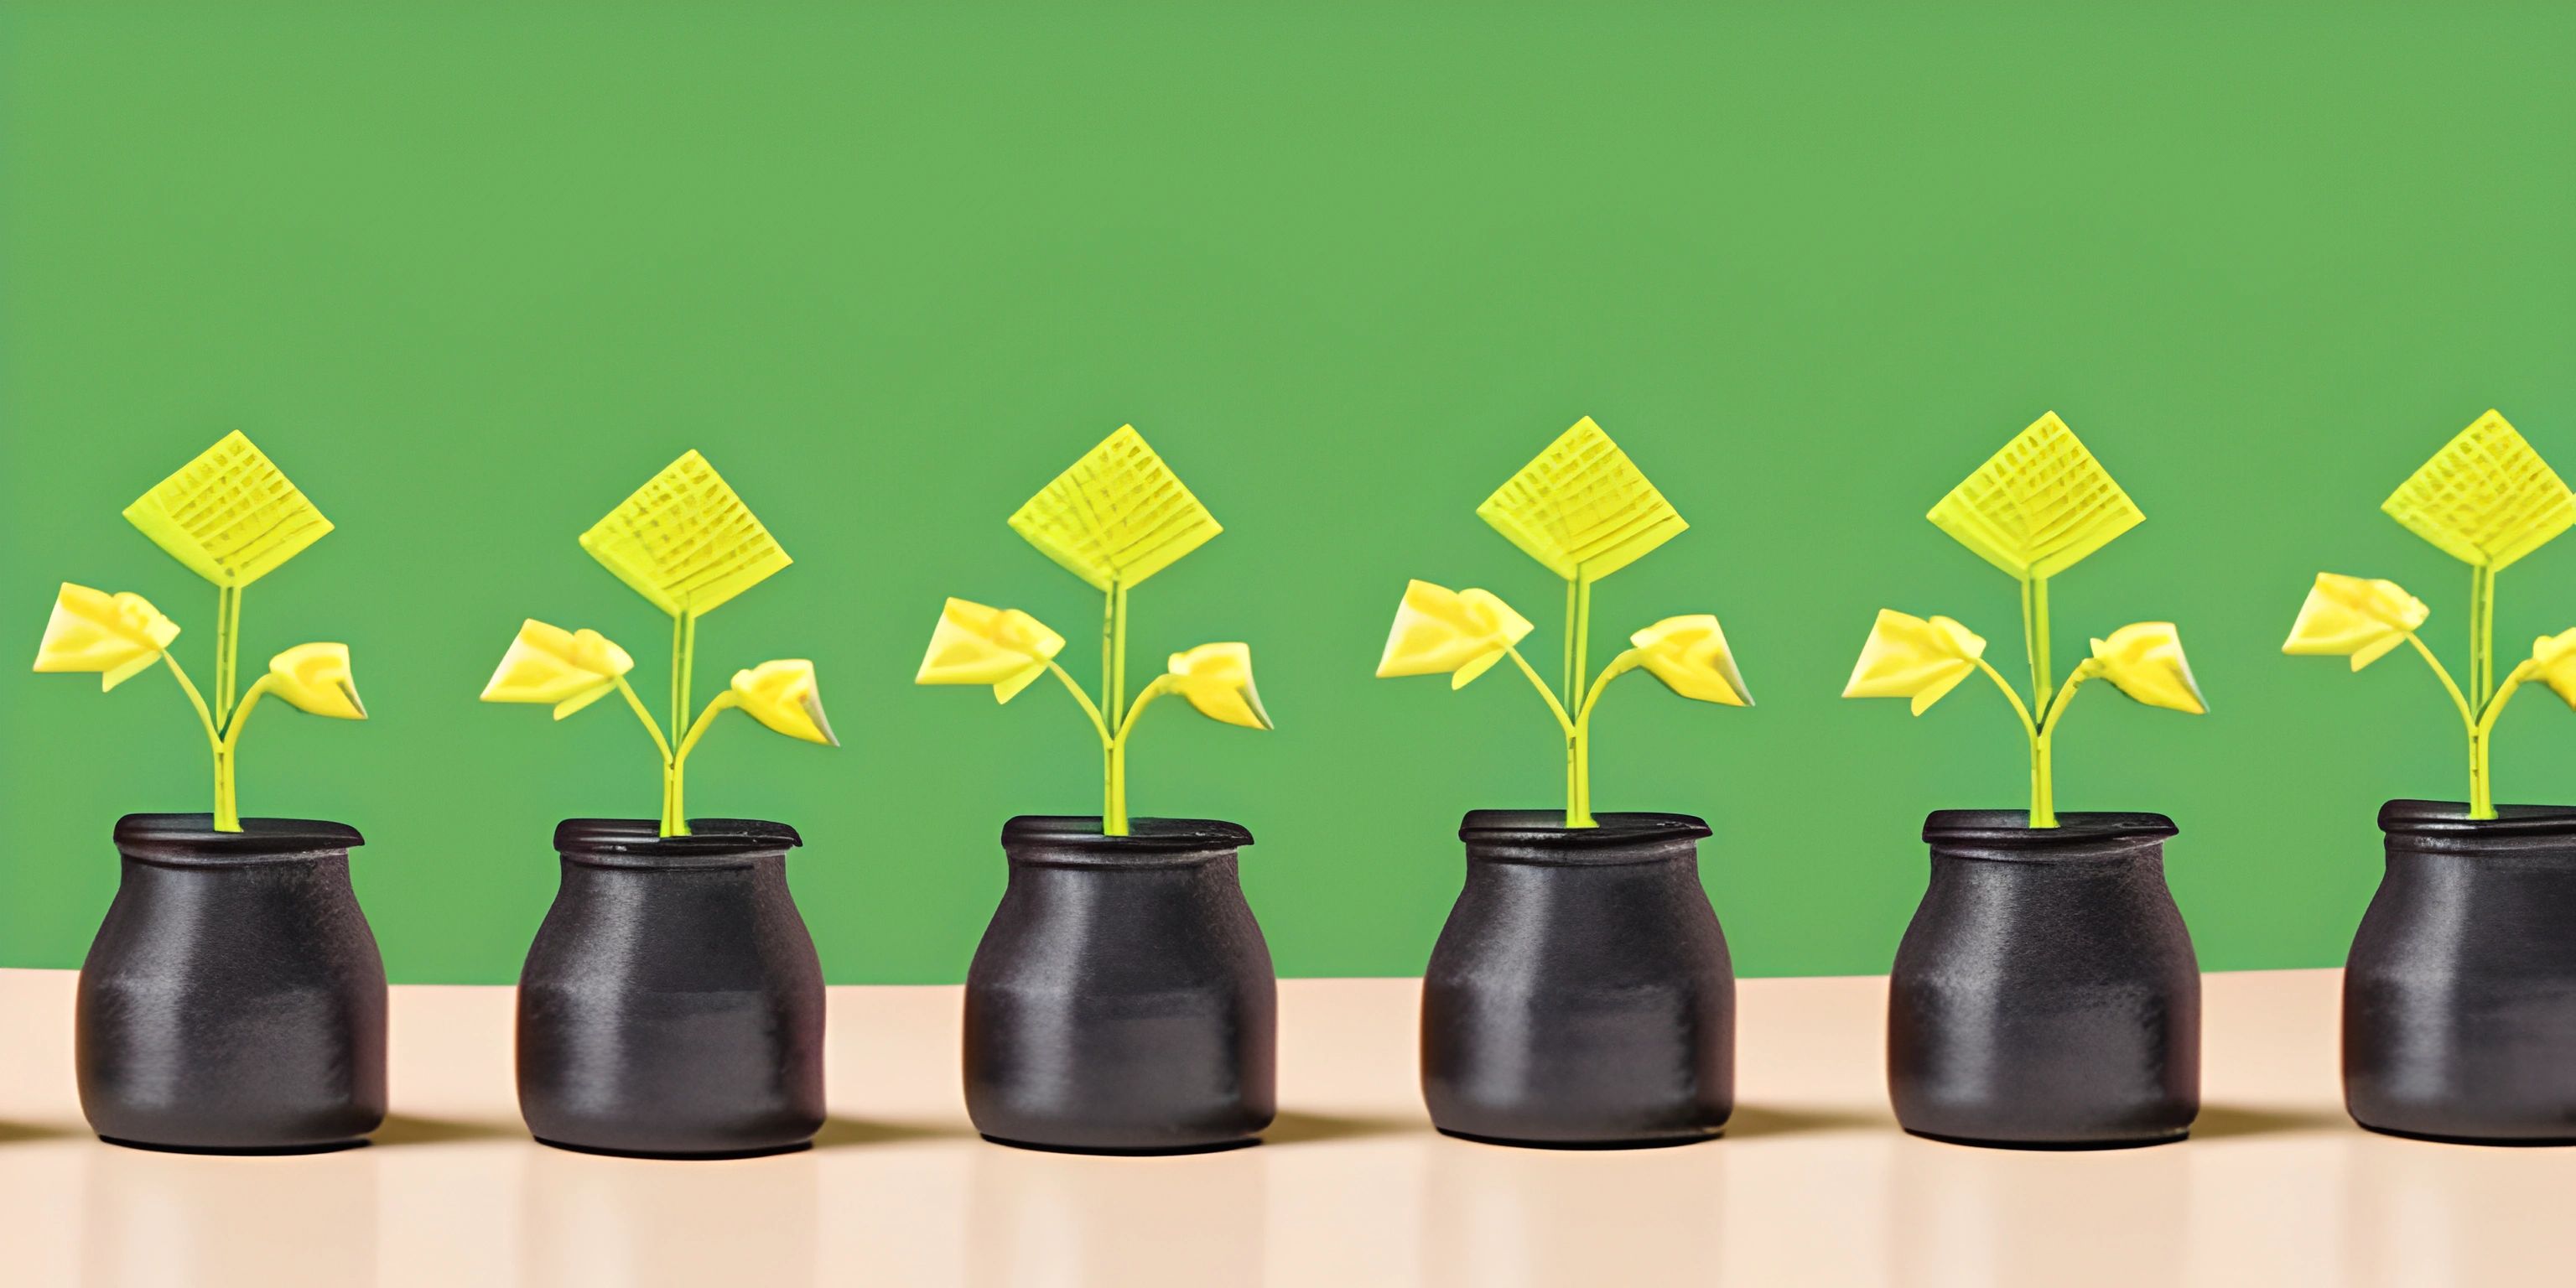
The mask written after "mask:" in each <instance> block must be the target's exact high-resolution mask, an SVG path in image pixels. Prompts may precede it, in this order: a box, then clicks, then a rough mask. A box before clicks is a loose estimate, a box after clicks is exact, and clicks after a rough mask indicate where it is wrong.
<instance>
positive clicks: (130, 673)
mask: <svg viewBox="0 0 2576 1288" xmlns="http://www.w3.org/2000/svg"><path fill="white" fill-rule="evenodd" d="M177 638H179V624H178V623H177V622H173V621H171V620H170V619H169V618H167V617H164V616H162V615H161V610H160V609H157V608H154V607H153V606H152V601H150V600H148V599H145V598H144V597H142V596H141V595H137V594H135V593H133V592H132V591H122V590H121V591H118V592H117V593H115V594H113V595H111V594H109V593H107V592H106V591H103V590H94V589H92V588H90V587H88V586H82V585H78V584H75V583H73V582H68V581H67V582H64V583H63V587H62V589H61V590H60V591H58V592H56V593H55V595H54V613H53V616H52V617H51V618H49V619H47V621H46V622H45V638H44V642H43V643H41V644H39V645H37V646H36V670H37V671H39V672H46V671H95V672H97V673H98V681H99V682H98V687H99V689H100V690H101V691H105V690H108V689H113V688H115V687H116V686H118V685H120V684H123V683H125V682H126V681H127V680H130V679H133V678H134V677H135V676H137V675H140V674H142V673H143V671H144V669H145V668H147V667H149V666H151V665H152V664H153V663H155V662H158V661H160V660H161V654H162V651H163V650H165V649H167V648H169V647H170V641H172V640H174V639H177Z"/></svg>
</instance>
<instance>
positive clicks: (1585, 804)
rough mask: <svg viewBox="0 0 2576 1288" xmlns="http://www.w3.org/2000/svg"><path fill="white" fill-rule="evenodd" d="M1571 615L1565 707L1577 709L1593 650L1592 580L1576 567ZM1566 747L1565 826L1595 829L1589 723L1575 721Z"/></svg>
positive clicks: (1567, 736)
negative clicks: (1575, 707)
mask: <svg viewBox="0 0 2576 1288" xmlns="http://www.w3.org/2000/svg"><path fill="white" fill-rule="evenodd" d="M1573 589H1574V613H1573V616H1572V618H1571V620H1570V621H1569V622H1568V629H1569V630H1570V631H1571V633H1572V635H1573V648H1572V650H1571V651H1572V655H1573V656H1572V659H1571V661H1572V665H1571V668H1570V669H1569V671H1568V673H1567V679H1566V685H1565V705H1567V706H1569V707H1572V706H1578V705H1579V700H1578V697H1577V695H1579V694H1581V693H1582V692H1583V687H1584V684H1585V682H1586V681H1587V680H1589V679H1590V678H1591V677H1590V675H1589V672H1590V671H1591V669H1592V666H1591V657H1590V654H1591V651H1592V578H1591V577H1590V576H1589V575H1588V574H1586V573H1585V572H1584V571H1583V567H1582V565H1580V564H1577V565H1576V566H1575V569H1574V582H1573ZM1571 723H1572V726H1573V728H1572V732H1570V733H1569V734H1567V735H1566V746H1565V825H1566V826H1567V827H1593V826H1597V825H1596V824H1595V823H1594V822H1593V819H1592V737H1591V732H1592V731H1591V727H1590V722H1589V721H1585V720H1579V719H1578V720H1574V721H1572V722H1571Z"/></svg>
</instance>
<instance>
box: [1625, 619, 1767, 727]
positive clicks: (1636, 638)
mask: <svg viewBox="0 0 2576 1288" xmlns="http://www.w3.org/2000/svg"><path fill="white" fill-rule="evenodd" d="M1628 642H1629V643H1630V644H1633V645H1635V646H1636V648H1637V655H1638V656H1637V665H1639V666H1642V667H1644V668H1646V672H1647V673H1648V674H1650V675H1652V676H1654V677H1655V678H1656V679H1658V680H1661V681H1663V682H1664V687H1666V688H1668V689H1671V690H1672V691H1673V692H1675V693H1678V694H1680V695H1682V696H1683V697H1685V698H1695V699H1697V700H1699V701H1701V702H1715V703H1719V704H1722V705H1724V706H1730V707H1749V706H1752V705H1753V694H1752V693H1751V692H1750V691H1749V690H1747V689H1746V688H1745V687H1744V673H1743V672H1742V671H1740V670H1737V669H1736V665H1735V653H1734V651H1733V650H1731V649H1729V648H1728V647H1727V646H1726V631H1725V630H1724V629H1723V628H1721V627H1720V626H1719V625H1718V624H1717V618H1716V617H1714V616H1712V615H1710V614H1708V613H1693V614H1690V615H1689V616H1686V617H1667V618H1665V619H1664V620H1662V621H1660V622H1657V623H1655V624H1654V625H1652V626H1649V627H1647V628H1646V629H1644V630H1642V631H1639V632H1637V633H1636V634H1634V635H1631V636H1629V637H1628Z"/></svg>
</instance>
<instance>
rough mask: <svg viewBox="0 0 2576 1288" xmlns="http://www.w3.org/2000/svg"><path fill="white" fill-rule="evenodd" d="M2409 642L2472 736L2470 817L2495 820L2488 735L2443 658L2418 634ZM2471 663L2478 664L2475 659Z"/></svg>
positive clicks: (2408, 635) (2408, 634) (2410, 633)
mask: <svg viewBox="0 0 2576 1288" xmlns="http://www.w3.org/2000/svg"><path fill="white" fill-rule="evenodd" d="M2406 642H2407V643H2409V644H2412V645H2414V646H2415V651H2416V652H2417V653H2419V654H2422V655H2423V658H2424V665H2426V666H2429V667H2431V668H2433V677H2434V678H2435V679H2438V680H2440V681H2441V682H2442V690H2443V692H2445V693H2448V694H2450V695H2451V705H2452V706H2453V707H2455V708H2458V710H2459V713H2460V727H2461V729H2462V730H2464V731H2466V732H2467V734H2468V736H2469V817H2470V818H2494V817H2495V801H2494V796H2493V793H2492V791H2491V790H2490V788H2489V787H2488V785H2487V748H2486V736H2485V734H2484V733H2483V731H2481V730H2480V728H2479V725H2478V713H2477V710H2476V708H2475V707H2473V706H2471V705H2470V703H2469V698H2468V695H2467V694H2465V693H2462V692H2460V686H2459V684H2458V682H2456V681H2454V680H2453V679H2452V678H2451V671H2450V668H2449V667H2446V666H2444V665H2442V659H2440V658H2438V657H2435V656H2433V650H2432V649H2430V648H2427V647H2426V646H2425V644H2424V641H2423V640H2422V639H2420V638H2418V637H2417V636H2416V634H2415V632H2413V631H2408V632H2406ZM2470 660H2471V661H2472V662H2473V663H2474V662H2475V661H2476V659H2475V657H2474V656H2473V657H2472V658H2471V659H2470ZM2473 674H2474V673H2473Z"/></svg>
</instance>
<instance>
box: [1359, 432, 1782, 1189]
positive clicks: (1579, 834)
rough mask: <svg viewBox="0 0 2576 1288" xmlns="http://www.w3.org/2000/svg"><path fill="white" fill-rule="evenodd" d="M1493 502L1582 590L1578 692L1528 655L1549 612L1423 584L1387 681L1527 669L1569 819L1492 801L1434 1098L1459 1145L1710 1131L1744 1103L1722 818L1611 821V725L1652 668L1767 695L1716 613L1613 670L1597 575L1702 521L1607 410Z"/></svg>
mask: <svg viewBox="0 0 2576 1288" xmlns="http://www.w3.org/2000/svg"><path fill="white" fill-rule="evenodd" d="M1476 513H1477V514H1478V515H1479V516H1480V517H1482V518H1483V519H1484V520H1485V522H1487V523H1489V524H1491V525H1493V527H1494V529H1495V530H1496V531H1498V532H1500V533H1502V534H1503V536H1504V537H1506V538H1508V539H1509V540H1510V541H1511V543H1512V544H1513V545H1516V546H1518V547H1520V548H1521V550H1522V551H1523V552H1524V553H1526V554H1528V555H1529V556H1530V557H1531V558H1533V559H1536V560H1538V561H1539V562H1540V563H1541V564H1544V565H1546V567H1547V569H1548V571H1550V572H1552V573H1554V574H1556V575H1557V576H1558V577H1559V578H1561V579H1562V580H1563V581H1564V582H1565V646H1564V654H1563V658H1562V669H1561V670H1560V672H1559V675H1558V683H1557V684H1556V685H1553V686H1551V685H1550V684H1549V683H1548V682H1547V681H1546V680H1545V679H1543V678H1541V677H1540V675H1539V673H1538V670H1537V668H1535V667H1533V666H1531V665H1530V662H1529V660H1528V659H1527V658H1525V657H1523V656H1522V655H1521V652H1520V649H1519V648H1518V647H1517V646H1518V645H1519V643H1520V641H1521V639H1522V637H1524V636H1526V635H1528V634H1529V633H1530V631H1531V629H1532V627H1531V625H1530V622H1529V620H1528V619H1527V618H1524V617H1522V616H1521V615H1520V614H1519V613H1517V612H1514V611H1513V610H1512V608H1511V606H1510V605H1508V604H1506V603H1504V602H1503V601H1502V599H1501V598H1500V597H1498V596H1496V595H1494V594H1493V593H1492V592H1490V591H1486V590H1480V589H1474V588H1470V589H1467V590H1456V591H1453V590H1450V589H1448V588H1446V587H1443V586H1436V585H1433V584H1431V583H1430V582H1425V581H1416V582H1413V583H1411V584H1409V585H1407V586H1406V587H1405V591H1404V600H1403V602H1402V603H1401V604H1399V605H1398V606H1397V608H1396V615H1395V627H1394V629H1393V630H1392V631H1390V632H1389V633H1388V635H1387V641H1386V651H1385V653H1384V654H1383V655H1382V656H1381V657H1380V658H1379V660H1378V667H1377V673H1378V675H1379V676H1380V677H1388V676H1406V675H1447V676H1448V677H1449V687H1450V688H1452V689H1460V688H1464V687H1466V685H1467V684H1468V683H1469V682H1470V681H1472V680H1474V679H1475V678H1476V677H1477V676H1480V675H1482V674H1484V673H1485V672H1486V671H1487V670H1489V669H1491V668H1492V667H1494V666H1495V665H1496V664H1497V663H1500V662H1502V661H1504V660H1505V659H1509V660H1510V661H1511V663H1512V665H1513V666H1515V667H1517V668H1519V670H1520V672H1521V674H1522V675H1524V676H1526V677H1528V679H1529V682H1530V686H1531V687H1532V688H1534V689H1536V690H1538V695H1539V697H1540V698H1541V699H1542V700H1543V701H1544V702H1545V703H1546V704H1547V709H1548V712H1549V714H1551V715H1552V716H1554V717H1555V719H1556V727H1557V732H1558V733H1559V734H1561V735H1562V736H1563V739H1564V748H1565V808H1564V809H1563V810H1561V811H1560V810H1499V809H1482V810H1471V811H1469V812H1468V814H1467V816H1466V818H1465V819H1464V820H1462V821H1461V822H1460V824H1459V828H1458V836H1459V839H1461V840H1462V841H1464V842H1466V848H1467V876H1466V883H1465V886H1464V888H1463V889H1462V890H1461V891H1460V893H1459V895H1458V902H1457V904H1456V905H1455V906H1454V907H1452V908H1451V909H1450V912H1449V920H1448V923H1447V924H1446V925H1445V926H1443V927H1442V928H1441V931H1440V938H1439V941H1438V942H1437V943H1436V944H1435V945H1434V946H1433V947H1432V950H1431V961H1430V964H1429V966H1428V967H1427V968H1426V969H1425V970H1424V972H1423V980H1422V1097H1423V1100H1424V1102H1425V1103H1426V1104H1427V1105H1428V1107H1429V1108H1430V1111H1431V1121H1432V1124H1433V1125H1434V1126H1436V1127H1438V1128H1439V1129H1440V1130H1441V1131H1443V1132H1446V1133H1448V1134H1450V1135H1453V1136H1463V1137H1467V1138H1469V1139H1474V1140H1484V1141H1491V1142H1495V1143H1500V1144H1512V1145H1540V1146H1622V1145H1662V1144H1679V1143H1685V1142H1689V1141H1695V1140H1705V1139H1707V1138H1709V1137H1711V1136H1714V1135H1716V1134H1717V1133H1718V1132H1719V1131H1720V1130H1721V1129H1722V1128H1724V1127H1725V1125H1726V1120H1727V1118H1728V1116H1729V1115H1730V1114H1732V1113H1733V1112H1734V1108H1735V969H1734V964H1733V962H1732V961H1731V960H1730V959H1729V957H1728V955H1727V951H1726V935H1725V932H1724V931H1722V930H1721V929H1720V928H1719V926H1718V922H1717V913H1716V911H1715V910H1714V909H1712V908H1711V907H1710V906H1709V901H1708V893H1707V891H1706V890H1705V889H1703V888H1702V887H1701V885H1700V879H1699V840H1700V838H1702V837H1705V836H1707V835H1709V828H1708V824H1707V823H1706V822H1703V821H1702V820H1700V819H1699V818H1696V817H1694V816H1692V815H1688V814H1629V813H1606V814H1595V813H1594V812H1593V810H1592V776H1591V758H1590V750H1589V748H1590V739H1591V729H1592V716H1593V712H1594V710H1595V708H1597V707H1598V705H1599V704H1600V701H1601V695H1602V693H1603V692H1604V691H1605V690H1607V689H1608V687H1609V685H1610V682H1611V681H1612V680H1615V679H1617V678H1618V677H1620V676H1622V675H1625V674H1627V673H1629V672H1631V671H1638V670H1642V671H1644V672H1646V673H1647V674H1649V675H1652V676H1654V677H1655V678H1656V679H1658V680H1661V681H1663V682H1664V684H1665V686H1666V687H1668V688H1670V689H1671V690H1672V691H1673V692H1675V693H1678V694H1680V695H1682V696H1683V697H1685V698H1692V699H1696V700H1698V701H1702V702H1714V703H1718V704H1720V705H1724V706H1750V705H1752V703H1753V698H1752V696H1751V695H1750V694H1749V693H1747V692H1746V691H1745V687H1744V677H1743V675H1742V674H1741V673H1739V672H1738V671H1737V669H1736V665H1735V658H1734V656H1733V654H1732V653H1730V652H1729V651H1728V648H1727V643H1726V633H1725V632H1724V631H1723V630H1721V629H1720V628H1719V627H1718V622H1717V619H1716V618H1715V617H1712V616H1710V615H1708V614H1706V613H1699V614H1693V615H1690V616H1684V617H1667V618H1665V619H1663V620H1662V621H1659V622H1656V623H1655V624H1654V625H1652V626H1649V627H1647V628H1646V629H1644V630H1641V631H1638V632H1637V633H1635V634H1634V635H1631V636H1630V637H1629V641H1628V642H1629V645H1630V647H1629V648H1627V649H1625V650H1623V651H1621V652H1620V653H1618V654H1617V655H1615V656H1614V657H1612V658H1611V659H1610V662H1609V664H1608V665H1607V666H1604V667H1602V668H1601V669H1600V670H1599V671H1598V672H1595V671H1593V670H1591V669H1590V665H1589V660H1588V653H1589V643H1590V635H1591V622H1592V585H1593V583H1594V582H1597V581H1599V580H1600V579H1602V578H1604V577H1607V576H1609V575H1610V574H1611V573H1614V572H1617V571H1618V570H1620V569H1621V568H1625V567H1627V566H1628V565H1629V564H1630V563H1633V562H1635V561H1636V560H1637V559H1639V558H1641V557H1643V556H1644V555H1646V554H1647V553H1648V552H1650V551H1652V550H1654V549H1655V548H1656V547H1657V546H1660V545H1662V544H1664V543H1665V542H1667V541H1670V540H1671V539H1673V538H1674V537H1676V536H1679V535H1680V534H1681V532H1682V529H1684V528H1685V527H1688V526H1689V525H1688V524H1686V523H1684V522H1683V521H1682V517H1681V515H1680V514H1678V513H1676V512H1675V511H1674V509H1673V507H1672V505H1671V504H1670V503H1668V502H1667V501H1665V500H1664V497H1663V494H1662V493H1660V492H1658V491H1656V490H1655V486H1654V484H1652V483H1650V482H1648V481H1647V480H1646V476H1645V475H1644V474H1643V473H1642V472H1640V471H1639V470H1638V469H1637V467H1636V465H1635V464H1634V463H1633V462H1631V461H1630V460H1629V459H1628V456H1627V454H1626V453H1625V452H1622V451H1620V450H1619V447H1618V445H1617V444H1616V443H1613V442H1611V441H1610V436H1609V435H1608V434H1605V433H1603V432H1602V431H1601V427H1600V426H1598V425H1596V424H1594V423H1593V422H1592V418H1591V417H1589V416H1587V417H1584V418H1583V419H1582V420H1579V421H1577V422H1575V424H1574V427H1573V428H1572V429H1569V430H1567V431H1566V432H1565V433H1564V434H1562V435H1560V436H1559V437H1558V438H1557V440H1556V441H1555V442H1554V443H1552V444H1550V445H1549V447H1548V448H1547V450H1546V451H1543V452H1541V453H1539V454H1538V457H1537V459H1535V460H1532V461H1531V462H1530V463H1529V464H1528V465H1527V466H1525V467H1524V468H1522V470H1521V471H1520V472H1519V473H1518V474H1515V475H1513V476H1512V477H1511V478H1510V479H1507V480H1505V481H1504V483H1503V485H1502V487H1500V488H1498V489H1496V490H1495V492H1494V494H1493V495H1492V496H1491V497H1488V498H1486V500H1485V503H1484V504H1483V505H1481V506H1479V507H1477V510H1476Z"/></svg>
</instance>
